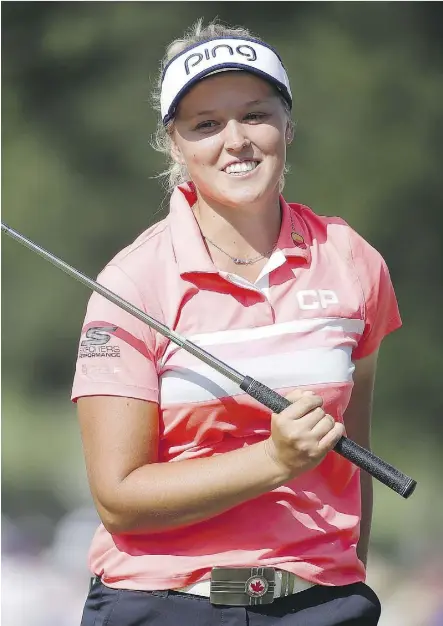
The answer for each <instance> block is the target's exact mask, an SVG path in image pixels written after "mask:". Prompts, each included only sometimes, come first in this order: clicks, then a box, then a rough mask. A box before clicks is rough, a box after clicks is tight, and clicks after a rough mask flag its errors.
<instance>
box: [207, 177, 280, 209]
mask: <svg viewBox="0 0 443 626" xmlns="http://www.w3.org/2000/svg"><path fill="white" fill-rule="evenodd" d="M275 189H278V183H277V185H276V184H275V183H274V182H270V183H269V184H263V181H260V184H257V183H256V182H254V183H251V182H248V181H246V180H245V181H235V184H231V185H226V186H224V187H223V188H220V187H219V188H218V189H216V190H215V192H216V193H215V194H214V193H212V194H210V195H213V196H216V198H214V199H216V200H217V202H220V203H221V204H224V205H226V206H239V205H242V206H247V205H252V204H255V203H257V202H260V201H261V200H263V198H265V197H267V196H270V195H271V194H273V193H274V192H275ZM213 191H214V190H213Z"/></svg>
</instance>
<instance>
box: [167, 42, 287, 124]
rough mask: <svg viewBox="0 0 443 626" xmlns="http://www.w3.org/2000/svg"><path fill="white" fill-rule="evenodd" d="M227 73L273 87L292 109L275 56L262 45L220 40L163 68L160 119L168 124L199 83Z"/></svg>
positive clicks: (185, 52) (194, 48)
mask: <svg viewBox="0 0 443 626" xmlns="http://www.w3.org/2000/svg"><path fill="white" fill-rule="evenodd" d="M226 70H243V71H247V72H251V73H252V74H255V75H257V76H260V77H261V78H263V79H264V80H267V81H268V82H270V83H272V84H273V85H274V86H275V87H276V88H277V89H278V90H279V91H280V92H281V94H282V96H283V98H284V99H285V100H286V102H287V103H288V105H289V107H290V108H291V107H292V94H291V89H290V86H289V79H288V75H287V73H286V70H285V68H284V66H283V63H282V61H281V59H280V57H279V55H278V54H277V52H276V51H275V50H274V49H273V48H271V47H270V46H268V45H267V44H265V43H262V42H261V41H257V40H256V39H248V38H243V37H242V38H235V37H232V38H231V37H222V38H218V39H212V40H210V41H204V42H200V43H198V44H196V45H195V46H191V47H189V48H187V49H186V50H183V52H181V53H180V54H178V55H177V56H175V57H174V58H173V59H171V61H170V62H169V63H168V64H167V65H166V67H165V69H164V71H163V77H162V88H161V115H162V119H163V123H164V124H167V123H168V122H169V121H170V120H171V119H172V118H173V117H174V115H175V111H176V109H177V106H178V103H179V102H180V100H181V98H182V97H183V96H184V95H185V93H186V92H187V91H188V90H189V89H190V88H191V87H192V86H193V85H195V83H197V82H198V81H199V80H201V79H202V78H204V77H205V76H209V75H210V74H217V73H218V72H223V71H226Z"/></svg>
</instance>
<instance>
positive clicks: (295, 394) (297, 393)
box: [285, 389, 314, 403]
mask: <svg viewBox="0 0 443 626" xmlns="http://www.w3.org/2000/svg"><path fill="white" fill-rule="evenodd" d="M313 395H314V392H313V391H310V390H309V389H294V390H293V391H291V392H290V393H288V395H287V396H285V398H286V399H287V400H289V402H291V403H293V402H297V400H300V398H303V396H313Z"/></svg>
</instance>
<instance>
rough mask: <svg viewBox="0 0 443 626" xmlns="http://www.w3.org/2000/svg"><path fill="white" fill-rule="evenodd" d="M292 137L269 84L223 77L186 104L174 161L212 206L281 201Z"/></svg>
mask: <svg viewBox="0 0 443 626" xmlns="http://www.w3.org/2000/svg"><path fill="white" fill-rule="evenodd" d="M290 133H291V130H290V125H289V121H288V116H287V113H286V111H285V108H284V106H283V103H282V101H281V99H280V98H279V96H278V94H277V93H276V91H275V90H274V89H273V87H272V86H271V85H270V84H269V83H268V82H266V81H265V80H262V79H261V78H258V77H256V76H254V75H252V74H249V73H247V72H241V71H231V72H222V73H219V74H215V75H214V76H210V77H208V78H206V79H204V80H202V81H201V82H199V83H197V85H196V86H195V87H193V88H192V89H191V90H190V92H189V93H188V94H186V95H185V96H184V97H183V99H182V100H181V102H180V105H179V107H178V110H177V115H176V118H175V122H174V129H173V133H172V137H171V138H172V156H173V158H174V160H175V161H177V162H179V163H182V164H184V165H185V166H186V168H187V170H188V173H189V176H190V178H191V180H192V181H193V182H194V184H195V186H196V187H197V190H198V192H199V194H200V195H201V197H202V198H204V199H205V200H206V201H207V202H211V201H212V203H213V202H216V203H217V204H220V205H222V206H227V207H235V206H239V205H242V206H246V205H251V204H254V203H257V202H260V201H263V200H264V199H268V198H272V197H278V192H279V182H280V177H281V175H282V173H283V170H284V166H285V161H286V145H287V143H289V141H290V140H291V136H290Z"/></svg>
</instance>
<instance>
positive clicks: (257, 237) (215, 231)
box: [193, 193, 281, 258]
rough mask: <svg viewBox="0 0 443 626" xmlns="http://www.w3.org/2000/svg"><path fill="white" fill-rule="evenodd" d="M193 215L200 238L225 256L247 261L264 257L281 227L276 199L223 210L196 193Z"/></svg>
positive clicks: (277, 197)
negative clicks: (261, 255) (224, 253)
mask: <svg viewBox="0 0 443 626" xmlns="http://www.w3.org/2000/svg"><path fill="white" fill-rule="evenodd" d="M197 198H198V199H197V202H196V204H195V205H194V209H193V210H194V215H195V217H196V219H197V222H198V224H199V226H200V230H201V232H202V234H203V236H204V237H207V238H208V239H210V240H212V241H213V242H214V243H215V244H216V245H217V246H220V248H222V249H223V250H224V251H225V252H227V253H228V254H229V255H232V256H235V257H239V258H250V257H253V256H256V255H260V254H267V253H268V252H269V250H271V249H272V247H273V246H274V244H275V243H276V241H277V239H278V235H279V233H280V227H281V211H280V202H279V195H278V194H277V195H276V197H274V198H272V199H269V198H267V199H266V201H263V202H260V203H256V204H254V205H245V206H235V207H227V206H223V205H220V204H217V203H215V202H212V201H208V200H207V199H205V198H203V197H202V196H201V195H200V194H199V193H197Z"/></svg>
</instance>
